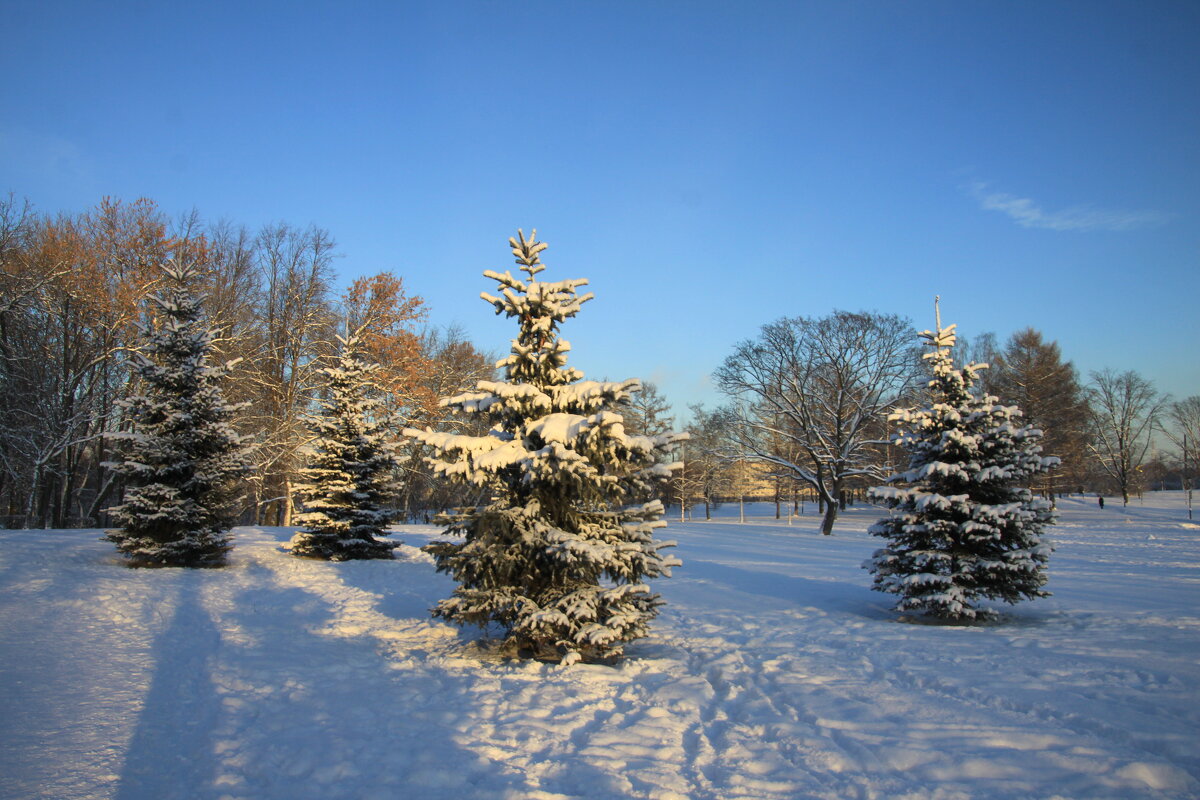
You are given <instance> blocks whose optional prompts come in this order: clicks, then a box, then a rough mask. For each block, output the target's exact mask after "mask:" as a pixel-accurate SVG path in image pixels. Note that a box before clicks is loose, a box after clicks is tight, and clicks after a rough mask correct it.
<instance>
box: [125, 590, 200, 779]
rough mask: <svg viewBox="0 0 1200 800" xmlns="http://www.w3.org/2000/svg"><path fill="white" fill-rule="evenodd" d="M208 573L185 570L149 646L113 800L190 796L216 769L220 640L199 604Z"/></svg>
mask: <svg viewBox="0 0 1200 800" xmlns="http://www.w3.org/2000/svg"><path fill="white" fill-rule="evenodd" d="M212 574H214V573H212V572H209V571H205V572H199V571H194V570H184V571H182V574H181V575H180V585H179V594H178V596H177V599H176V604H175V612H174V615H173V617H172V619H171V622H170V624H169V625H168V626H167V628H166V629H165V630H164V631H163V632H162V634H161V635H160V636H159V637H158V640H157V642H156V643H155V645H154V650H153V656H154V665H155V666H154V678H153V680H152V681H151V684H150V689H149V691H148V692H147V694H146V699H145V703H144V704H143V706H142V711H141V714H140V716H139V717H138V723H137V728H136V729H135V730H134V733H133V736H132V738H131V739H130V742H129V747H128V749H127V751H126V755H125V763H124V766H123V767H122V769H121V774H120V779H119V782H118V785H117V791H116V794H115V795H114V797H115V798H116V800H147V799H148V798H162V799H163V800H169V799H170V798H190V797H195V796H197V795H196V794H195V792H194V789H195V788H196V787H200V786H203V785H205V784H207V783H209V782H210V781H211V779H212V776H213V774H214V771H215V764H214V759H213V755H212V750H213V748H212V733H213V726H214V724H215V721H216V718H217V714H218V710H219V709H218V703H219V701H218V698H217V695H216V691H215V687H214V686H213V683H212V678H211V674H210V668H211V661H212V659H213V658H214V657H215V656H216V653H217V651H218V649H219V647H220V643H221V635H220V633H219V632H218V631H217V628H216V626H215V624H214V623H213V620H212V617H211V616H210V614H209V613H208V611H207V610H206V609H205V608H204V606H203V604H202V602H201V600H200V586H201V581H202V580H203V579H205V578H206V577H208V576H209V575H212Z"/></svg>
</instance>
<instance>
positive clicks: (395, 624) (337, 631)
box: [0, 494, 1200, 800]
mask: <svg viewBox="0 0 1200 800" xmlns="http://www.w3.org/2000/svg"><path fill="white" fill-rule="evenodd" d="M1159 501H1161V505H1164V506H1165V507H1162V508H1159V507H1156V506H1155V503H1158V502H1159ZM1180 502H1181V501H1180V500H1179V499H1178V495H1171V494H1167V495H1164V496H1162V497H1161V498H1155V497H1153V496H1148V497H1147V499H1146V503H1147V505H1146V506H1138V505H1136V503H1135V504H1133V505H1131V506H1130V508H1129V509H1127V510H1126V509H1119V508H1118V509H1116V510H1113V509H1112V508H1111V506H1110V511H1106V512H1097V511H1096V510H1095V509H1094V507H1093V506H1092V505H1091V502H1090V501H1089V502H1084V501H1080V500H1066V501H1063V503H1062V504H1061V505H1062V510H1063V519H1062V522H1061V524H1060V525H1058V526H1056V527H1055V528H1054V529H1053V537H1054V539H1055V541H1056V545H1057V547H1058V550H1057V552H1056V553H1055V555H1054V557H1053V558H1052V559H1051V582H1050V586H1049V588H1050V589H1051V590H1052V591H1054V592H1055V596H1054V597H1053V598H1049V599H1046V600H1040V601H1036V602H1032V603H1023V604H1020V605H1018V606H1015V607H1012V608H1011V609H1010V610H1006V616H1005V619H1004V620H1003V622H1002V623H1000V624H994V625H984V626H974V627H959V626H950V625H938V624H929V623H918V624H904V623H903V622H900V621H898V620H897V618H896V615H895V614H894V613H893V612H891V611H890V610H889V606H890V602H889V598H887V597H885V596H883V595H880V594H877V593H873V592H871V591H870V590H869V589H868V588H867V587H868V586H869V576H868V575H867V573H866V572H865V571H864V570H861V569H860V568H859V564H860V563H861V562H862V561H863V560H864V559H866V558H867V557H868V556H869V555H870V553H871V552H872V550H873V549H874V548H875V547H876V546H878V543H879V542H878V540H874V539H872V538H871V537H869V536H867V535H866V534H865V528H866V526H867V525H868V524H869V523H870V521H872V520H873V519H874V518H875V517H876V516H878V514H879V513H880V512H878V511H877V510H874V509H869V508H859V509H854V510H852V511H851V512H850V513H849V514H848V515H847V516H846V518H844V519H843V520H842V521H841V522H840V523H839V526H838V527H837V528H836V529H835V536H833V537H822V536H820V535H818V534H817V533H816V524H817V520H816V519H815V515H813V514H811V513H810V515H809V516H808V517H803V518H800V519H799V520H798V521H797V523H796V524H795V525H787V524H784V523H782V522H776V521H775V520H773V519H766V518H757V519H755V520H754V521H753V523H752V524H746V525H741V524H738V523H737V522H735V521H732V520H731V519H730V518H729V517H722V518H720V519H719V520H718V521H713V522H692V523H687V524H679V523H674V524H672V525H671V527H670V528H669V529H668V531H667V534H666V535H667V537H668V538H673V539H677V540H679V542H680V547H679V548H678V550H677V551H676V552H677V554H678V555H679V556H680V557H681V558H682V559H683V561H684V566H683V567H682V568H678V569H677V570H676V574H675V577H673V578H671V579H668V580H662V581H659V582H658V583H657V585H656V587H655V588H656V589H657V590H658V591H660V592H661V593H662V594H663V595H664V597H665V599H666V600H667V606H666V607H665V608H664V610H663V613H662V614H661V616H660V617H659V618H658V619H657V620H656V622H655V625H654V633H653V635H652V636H651V637H649V638H647V639H645V640H642V641H640V642H637V643H635V644H633V645H632V646H631V647H630V648H629V652H628V655H627V657H626V659H625V660H624V661H622V662H621V663H619V664H618V665H616V666H603V665H575V666H573V667H569V668H559V667H555V666H551V665H546V664H541V663H520V662H508V661H503V660H500V659H498V658H489V657H488V656H486V655H481V652H483V651H481V650H480V649H479V648H477V647H475V646H474V642H475V640H476V639H477V638H478V636H479V633H478V632H477V631H474V630H470V629H468V630H459V629H458V628H456V627H453V626H450V625H447V624H445V623H443V622H440V621H437V620H433V619H432V618H430V617H429V614H428V608H429V606H430V605H432V604H433V603H434V602H435V601H436V600H437V599H439V598H440V597H443V596H445V595H447V594H448V593H449V591H450V589H451V588H452V584H451V582H450V581H449V579H447V578H445V577H444V576H440V575H437V574H436V573H434V571H433V566H432V562H431V560H430V559H429V558H428V557H427V556H426V555H424V554H423V553H421V552H419V551H418V550H416V549H414V547H412V546H408V547H404V548H402V549H401V550H400V551H398V552H399V555H400V558H399V560H397V561H395V562H381V561H367V562H349V563H342V564H328V563H324V562H318V561H309V560H302V559H295V558H292V557H290V556H288V555H286V554H285V553H283V552H282V550H281V547H280V546H281V544H282V543H283V542H286V541H287V539H288V538H289V537H290V535H291V531H290V530H285V529H273V528H242V529H238V531H237V541H236V547H235V550H234V556H233V559H232V565H231V567H229V568H227V569H223V570H169V569H160V570H130V569H128V568H125V567H123V566H122V565H121V564H120V563H119V561H118V559H117V558H116V556H115V553H114V552H113V549H112V546H111V545H109V544H107V543H105V542H101V541H99V540H98V537H99V532H97V531H86V532H80V531H59V532H55V531H31V532H24V531H21V532H0V686H3V687H4V689H3V690H2V692H0V798H5V800H8V799H9V798H11V799H12V800H18V799H20V800H24V798H30V800H32V799H33V798H38V799H39V800H40V799H42V798H45V799H46V800H51V799H52V798H53V799H54V800H75V799H76V798H79V799H83V798H87V799H88V800H91V798H117V799H119V800H141V799H142V798H145V800H160V799H161V800H166V799H167V798H189V799H190V798H198V799H204V800H208V799H211V800H218V799H220V800H234V799H235V798H247V799H249V798H278V799H279V800H292V799H293V798H297V799H299V798H314V799H315V798H322V799H323V798H342V797H344V798H366V799H367V800H371V799H372V798H380V799H381V800H382V798H389V800H390V799H391V798H422V799H424V798H432V799H433V800H437V799H438V798H447V799H449V798H454V799H455V800H458V799H459V798H463V799H464V800H469V799H470V798H488V799H490V798H511V799H512V800H516V798H532V799H533V800H559V799H560V798H621V797H633V798H653V799H654V800H672V799H673V798H696V799H697V800H752V799H753V800H774V799H776V798H778V799H779V800H783V799H784V798H914V799H915V798H935V799H937V800H950V799H951V798H980V797H996V798H1008V797H1012V798H1018V797H1020V798H1023V797H1039V798H1043V797H1062V798H1076V797H1079V798H1083V797H1086V798H1095V797H1111V798H1126V797H1147V798H1187V797H1200V780H1198V779H1200V748H1198V747H1197V746H1196V744H1195V741H1196V740H1197V738H1198V734H1200V702H1197V701H1198V700H1200V692H1198V688H1197V687H1198V686H1200V666H1198V665H1197V660H1198V659H1197V657H1198V656H1200V526H1195V525H1189V524H1188V523H1186V522H1181V521H1180V520H1181V512H1180V508H1181V505H1180ZM758 510H760V511H761V510H762V509H758ZM1184 517H1185V515H1184ZM434 535H436V530H435V529H432V528H427V527H405V528H403V529H401V532H400V533H399V538H401V539H403V540H405V541H406V542H407V543H408V544H409V545H415V546H419V545H421V544H423V543H425V542H426V541H428V540H429V539H430V538H432V537H433V536H434Z"/></svg>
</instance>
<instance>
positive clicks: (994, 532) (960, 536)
mask: <svg viewBox="0 0 1200 800" xmlns="http://www.w3.org/2000/svg"><path fill="white" fill-rule="evenodd" d="M954 327H955V326H954V325H951V326H950V327H949V328H945V329H943V328H942V327H941V320H940V318H939V319H938V326H937V331H936V332H931V331H925V332H923V333H922V334H921V337H922V338H924V339H925V340H926V342H927V344H929V345H930V346H932V347H933V351H932V352H930V353H926V354H925V355H924V358H926V359H929V360H930V362H931V366H932V371H933V379H932V380H931V381H930V382H929V389H930V395H931V397H930V402H929V404H928V405H926V406H925V407H923V408H917V409H911V410H907V411H900V412H897V413H895V414H892V415H891V417H890V419H891V420H892V421H893V422H894V423H897V424H898V430H899V432H898V433H897V434H896V435H895V436H894V438H893V442H894V443H895V444H897V445H899V446H900V447H902V448H903V449H904V450H906V451H907V453H908V457H909V461H908V470H907V471H906V472H903V473H900V474H897V475H893V476H892V477H891V478H889V483H898V484H903V485H904V486H903V488H901V487H875V488H873V489H871V490H870V496H871V499H872V500H873V501H875V502H878V503H882V504H883V505H886V506H887V507H888V508H890V509H892V514H891V515H890V516H889V517H888V518H886V519H882V520H880V521H879V522H877V523H876V524H875V525H873V526H872V527H871V529H870V532H871V533H872V534H874V535H876V536H880V537H883V538H886V539H887V540H888V544H887V546H886V547H883V548H882V549H880V550H878V551H876V553H875V554H874V557H873V558H872V559H871V560H870V561H868V562H867V563H866V564H864V565H863V566H864V567H866V568H867V569H869V570H870V571H871V572H872V573H873V574H874V588H875V589H876V590H878V591H881V592H888V593H891V594H896V595H899V596H900V600H899V601H898V602H897V603H896V605H895V608H896V610H898V611H917V612H925V613H927V614H929V615H931V616H934V617H938V618H941V619H946V620H954V621H971V620H976V619H988V618H992V617H994V616H995V612H994V611H993V610H992V609H989V608H986V607H980V605H979V601H980V600H983V599H990V600H1001V601H1004V602H1006V603H1016V602H1018V601H1020V600H1022V599H1033V598H1036V597H1046V596H1048V595H1049V593H1048V592H1046V591H1044V590H1043V589H1042V587H1043V586H1044V585H1045V583H1046V573H1045V568H1046V563H1047V561H1048V559H1049V557H1050V553H1051V550H1052V548H1051V547H1050V546H1049V545H1048V544H1047V543H1045V542H1044V541H1043V539H1042V535H1043V530H1044V528H1045V526H1047V525H1049V524H1051V523H1053V521H1054V516H1053V511H1052V509H1051V507H1050V504H1049V503H1048V502H1047V501H1045V500H1042V499H1040V498H1035V497H1034V496H1033V494H1032V493H1031V492H1030V491H1029V490H1028V489H1026V488H1024V486H1023V484H1027V483H1028V482H1029V478H1030V477H1031V476H1034V475H1038V474H1040V473H1043V472H1045V471H1047V470H1049V469H1051V468H1053V467H1054V466H1055V465H1057V464H1058V459H1057V458H1052V457H1044V456H1042V455H1041V447H1040V445H1039V441H1040V440H1041V438H1042V433H1041V431H1039V430H1036V429H1034V428H1032V427H1030V426H1023V425H1021V424H1020V411H1019V410H1018V409H1017V408H1016V406H1004V405H1000V404H999V403H998V402H997V399H996V398H995V397H993V396H990V395H983V396H977V395H975V394H972V391H971V390H972V387H973V386H974V385H975V383H976V380H977V377H976V374H977V373H978V372H979V370H981V369H984V368H986V366H987V365H986V364H968V365H967V366H965V367H963V368H962V369H955V368H954V365H953V361H952V358H951V354H950V350H951V348H952V347H953V346H954Z"/></svg>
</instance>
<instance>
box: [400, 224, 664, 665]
mask: <svg viewBox="0 0 1200 800" xmlns="http://www.w3.org/2000/svg"><path fill="white" fill-rule="evenodd" d="M536 235H537V234H536V231H535V232H534V233H533V235H532V236H531V237H530V238H529V239H526V238H525V236H524V234H523V233H521V232H518V238H517V239H509V244H510V245H511V247H512V251H513V254H514V255H515V256H516V260H517V263H518V264H519V265H520V269H521V271H522V272H524V273H525V278H524V279H521V278H516V277H514V276H513V275H512V274H511V273H510V272H507V271H506V272H504V273H498V272H493V271H490V270H489V271H487V272H485V273H484V276H485V277H488V278H490V279H492V280H494V281H496V282H497V283H498V284H499V289H498V296H494V295H491V294H488V293H486V292H485V293H483V294H482V297H483V299H484V300H486V301H487V302H488V303H490V304H492V305H493V306H495V308H496V312H497V313H503V314H505V315H507V316H509V317H515V318H516V319H517V321H518V323H519V326H520V327H519V333H518V336H517V338H516V339H515V340H514V341H513V343H512V352H511V353H510V355H508V356H507V357H506V358H504V359H502V360H501V361H500V362H499V363H498V364H497V367H500V368H503V369H504V370H505V377H506V378H507V380H504V381H480V382H479V383H478V384H477V386H476V388H477V391H474V392H469V393H465V394H461V395H458V396H456V397H451V398H447V399H445V400H443V401H442V402H443V405H446V406H449V407H450V408H451V409H453V410H454V411H456V412H458V413H463V414H479V415H483V416H484V417H485V418H486V419H487V420H488V421H489V422H490V423H491V424H492V428H491V430H490V432H489V433H488V434H487V435H486V436H468V435H461V434H452V433H443V432H435V431H431V430H429V429H426V430H424V431H418V430H414V429H411V428H410V429H407V430H405V433H406V434H407V435H409V436H411V437H414V438H416V439H418V440H419V441H421V442H423V443H425V444H426V445H429V446H430V447H431V448H432V449H433V450H434V451H435V452H436V454H437V455H436V456H435V457H434V458H432V459H431V463H432V464H433V467H434V469H435V471H436V472H438V473H440V474H442V475H445V476H446V477H448V478H450V479H452V480H455V481H458V482H461V483H464V484H469V485H474V486H477V487H486V488H487V489H488V490H489V491H490V493H491V497H492V500H491V502H490V503H488V504H487V505H486V506H483V507H480V508H476V509H474V510H473V511H471V512H469V513H465V514H463V515H461V516H460V517H458V518H456V519H455V520H454V521H453V523H452V524H451V526H450V528H449V530H448V533H451V534H458V535H461V536H462V537H463V540H462V541H447V542H436V543H434V544H431V545H429V546H428V548H427V549H428V552H430V553H431V554H432V555H433V557H434V559H435V560H436V562H437V568H438V570H439V571H441V572H446V573H449V574H450V575H451V576H453V577H454V579H455V580H456V581H458V584H459V585H458V588H456V589H455V590H454V592H453V596H452V597H450V598H448V599H446V600H443V601H441V602H440V603H439V604H438V605H437V607H436V608H435V609H434V614H435V615H436V616H439V617H442V618H445V619H448V620H451V621H454V622H457V623H459V624H465V623H469V624H477V625H481V626H485V625H488V624H490V623H496V624H498V625H500V626H501V627H502V628H503V629H505V630H506V632H507V634H508V641H509V642H510V643H511V644H514V645H515V646H516V647H517V648H518V651H519V652H522V653H524V654H526V655H532V656H534V657H537V658H543V659H548V660H560V661H561V662H562V663H565V664H569V663H573V662H575V661H578V660H580V659H584V660H596V659H603V658H611V657H615V656H617V655H619V654H620V653H621V652H622V648H623V645H624V644H625V643H627V642H629V641H631V640H633V639H637V638H639V637H642V636H644V635H646V633H647V631H648V626H649V623H650V621H651V620H652V619H653V618H654V616H655V615H656V614H657V609H658V607H659V606H660V605H661V604H662V601H661V599H660V598H659V596H658V595H656V594H654V593H652V592H651V591H650V589H649V587H647V586H646V585H645V583H644V581H645V579H647V578H654V577H658V576H660V575H669V574H670V568H671V567H672V566H674V565H677V564H678V563H679V562H678V561H676V560H675V559H673V558H670V557H668V556H666V555H664V554H663V553H662V552H661V551H662V550H663V549H664V548H666V547H670V546H672V545H673V544H674V543H673V542H658V541H655V540H654V538H653V532H654V531H655V530H656V529H658V528H660V527H662V526H664V525H665V524H666V523H665V522H663V521H662V520H661V516H662V513H663V507H662V504H661V502H659V501H657V500H655V501H652V502H648V503H637V502H636V498H639V497H652V496H654V490H655V489H657V488H658V487H660V486H661V484H662V483H663V482H664V481H667V480H669V479H670V477H671V474H672V472H673V468H672V466H670V465H667V464H664V463H662V456H663V455H664V454H665V453H667V452H669V451H670V450H671V449H672V447H673V446H674V443H675V442H677V441H679V440H680V439H681V438H684V437H685V435H683V434H671V433H668V434H662V435H658V436H634V435H628V434H626V433H625V429H624V425H623V423H622V418H621V415H620V414H619V413H617V412H616V411H615V410H614V409H615V408H617V407H619V406H620V405H621V404H623V403H626V402H628V400H629V398H630V397H631V396H632V393H634V392H636V391H638V390H639V388H640V384H639V383H638V381H637V380H627V381H624V382H598V381H584V380H582V378H583V375H582V373H580V372H579V371H578V370H576V369H574V368H572V367H567V366H566V361H567V353H568V351H569V350H570V345H569V344H568V343H567V342H566V341H565V340H563V339H560V338H559V336H558V328H559V325H560V324H561V323H562V322H563V321H564V320H566V319H569V318H570V317H573V316H575V314H576V313H578V311H579V309H580V306H581V305H582V304H583V303H584V302H586V301H587V300H590V299H591V297H592V295H591V294H590V293H589V294H586V295H580V294H578V289H579V288H580V287H581V286H584V285H586V284H587V281H586V280H582V279H576V280H565V281H559V282H553V283H551V282H543V281H540V280H538V278H537V275H538V273H539V272H541V271H542V270H543V269H544V267H543V265H542V264H541V263H540V258H539V254H540V253H541V251H542V250H544V249H545V247H546V244H545V243H543V242H538V241H536Z"/></svg>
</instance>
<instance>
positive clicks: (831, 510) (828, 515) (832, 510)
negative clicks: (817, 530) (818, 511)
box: [821, 501, 838, 536]
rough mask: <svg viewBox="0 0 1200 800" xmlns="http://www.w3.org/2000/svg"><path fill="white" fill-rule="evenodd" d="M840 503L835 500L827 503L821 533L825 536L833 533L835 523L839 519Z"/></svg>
mask: <svg viewBox="0 0 1200 800" xmlns="http://www.w3.org/2000/svg"><path fill="white" fill-rule="evenodd" d="M837 515H838V504H837V503H834V502H832V501H831V502H827V503H825V516H824V518H822V519H821V533H822V534H823V535H825V536H832V535H833V523H834V522H835V521H836V520H837Z"/></svg>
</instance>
